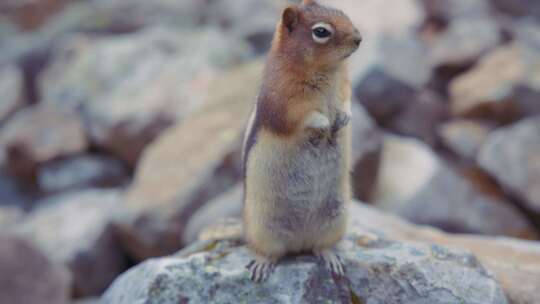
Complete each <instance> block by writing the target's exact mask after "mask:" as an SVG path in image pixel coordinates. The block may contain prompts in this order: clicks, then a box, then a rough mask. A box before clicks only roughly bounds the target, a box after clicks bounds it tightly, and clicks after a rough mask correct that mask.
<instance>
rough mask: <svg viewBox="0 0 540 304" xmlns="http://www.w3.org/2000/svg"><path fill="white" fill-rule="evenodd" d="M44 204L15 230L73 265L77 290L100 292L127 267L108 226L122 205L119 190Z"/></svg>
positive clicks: (73, 195) (52, 256)
mask: <svg viewBox="0 0 540 304" xmlns="http://www.w3.org/2000/svg"><path fill="white" fill-rule="evenodd" d="M39 205H40V206H39V208H38V209H36V210H34V211H33V212H32V213H31V214H30V215H29V216H27V217H26V219H25V221H24V222H22V223H21V224H20V225H17V226H14V227H13V228H14V229H13V233H14V234H16V235H18V236H20V237H21V238H24V239H26V240H29V241H31V242H32V243H33V244H35V246H37V247H38V248H40V249H41V250H43V251H44V252H45V253H46V255H47V257H49V258H50V259H51V260H52V261H54V262H56V263H59V264H63V265H65V266H66V267H68V268H69V269H70V271H71V274H72V277H73V286H72V288H73V292H74V294H75V295H77V296H91V295H99V294H100V293H101V292H102V291H103V290H104V289H105V288H107V286H108V285H109V284H110V283H111V282H112V280H113V279H114V278H115V277H116V276H117V275H118V274H119V273H121V272H122V271H123V270H124V269H125V266H126V261H125V260H124V256H123V254H122V252H121V250H120V248H119V246H118V244H117V242H116V240H115V238H114V235H113V231H112V229H111V226H110V225H109V224H110V222H111V221H112V217H113V216H114V215H115V213H116V212H117V211H118V210H119V207H120V193H119V192H118V191H117V190H87V191H83V192H79V193H71V194H64V195H60V196H57V197H52V198H49V199H47V200H46V201H44V202H40V203H39Z"/></svg>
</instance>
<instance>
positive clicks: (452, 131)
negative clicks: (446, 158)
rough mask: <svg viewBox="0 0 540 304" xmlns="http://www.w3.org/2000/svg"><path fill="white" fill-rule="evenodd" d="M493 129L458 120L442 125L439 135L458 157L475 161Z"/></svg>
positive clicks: (484, 125)
mask: <svg viewBox="0 0 540 304" xmlns="http://www.w3.org/2000/svg"><path fill="white" fill-rule="evenodd" d="M490 131H491V128H490V127H489V126H488V125H486V124H483V123H481V122H477V121H474V120H466V119H457V120H452V121H449V122H446V123H444V124H441V125H440V126H439V127H438V133H439V136H440V137H441V140H442V143H443V144H444V145H445V147H446V148H448V149H450V150H451V151H452V152H453V153H455V154H456V155H457V156H459V157H461V158H463V159H468V160H474V159H475V158H476V155H477V153H478V151H479V150H480V148H481V147H482V145H483V144H484V142H485V141H486V139H487V137H488V135H489V132H490Z"/></svg>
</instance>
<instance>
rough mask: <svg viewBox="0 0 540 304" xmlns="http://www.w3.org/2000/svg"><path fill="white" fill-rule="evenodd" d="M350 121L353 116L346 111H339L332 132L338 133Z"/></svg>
mask: <svg viewBox="0 0 540 304" xmlns="http://www.w3.org/2000/svg"><path fill="white" fill-rule="evenodd" d="M350 121H351V116H350V115H349V114H347V113H346V112H344V111H338V112H337V113H336V120H335V121H334V125H333V126H332V133H333V134H336V133H337V132H339V130H341V129H343V128H344V127H346V126H347V125H348V124H349V122H350Z"/></svg>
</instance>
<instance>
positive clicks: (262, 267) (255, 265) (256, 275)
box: [246, 258, 276, 283]
mask: <svg viewBox="0 0 540 304" xmlns="http://www.w3.org/2000/svg"><path fill="white" fill-rule="evenodd" d="M275 267H276V262H274V261H271V260H269V259H265V258H257V259H254V260H251V261H250V262H249V263H248V264H247V265H246V269H247V270H248V271H249V273H250V279H251V280H252V281H253V282H255V283H260V282H264V281H266V280H267V279H268V278H269V277H270V275H271V274H272V272H273V271H274V269H275Z"/></svg>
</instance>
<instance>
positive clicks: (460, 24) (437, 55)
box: [423, 1, 500, 72]
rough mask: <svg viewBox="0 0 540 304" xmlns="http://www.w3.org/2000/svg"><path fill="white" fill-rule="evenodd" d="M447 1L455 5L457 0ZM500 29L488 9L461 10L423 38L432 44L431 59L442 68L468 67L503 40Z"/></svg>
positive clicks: (434, 64)
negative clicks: (461, 11) (445, 23)
mask: <svg viewBox="0 0 540 304" xmlns="http://www.w3.org/2000/svg"><path fill="white" fill-rule="evenodd" d="M446 2H448V3H449V5H452V4H451V3H453V2H455V1H446ZM457 2H460V1H457ZM470 2H478V1H470ZM499 31H500V29H499V26H498V24H497V23H496V21H495V20H494V19H493V18H492V17H491V16H490V15H489V13H488V11H482V10H479V11H477V12H476V13H475V12H474V11H473V12H463V13H462V14H458V16H456V17H454V18H452V19H450V20H448V25H447V26H446V27H445V28H444V29H443V30H441V31H440V32H437V33H435V34H432V35H429V36H424V39H423V41H424V42H426V44H427V45H428V47H429V56H428V58H427V61H429V62H430V63H431V65H432V66H433V67H435V68H436V69H439V71H440V72H444V70H443V69H449V68H453V69H456V68H460V67H466V66H467V65H470V64H472V63H474V62H475V61H476V60H478V59H479V58H480V57H481V56H482V55H483V54H485V53H486V52H487V51H489V50H491V49H493V48H494V47H495V46H497V45H498V44H499V40H500V36H499V35H500V34H499Z"/></svg>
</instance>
